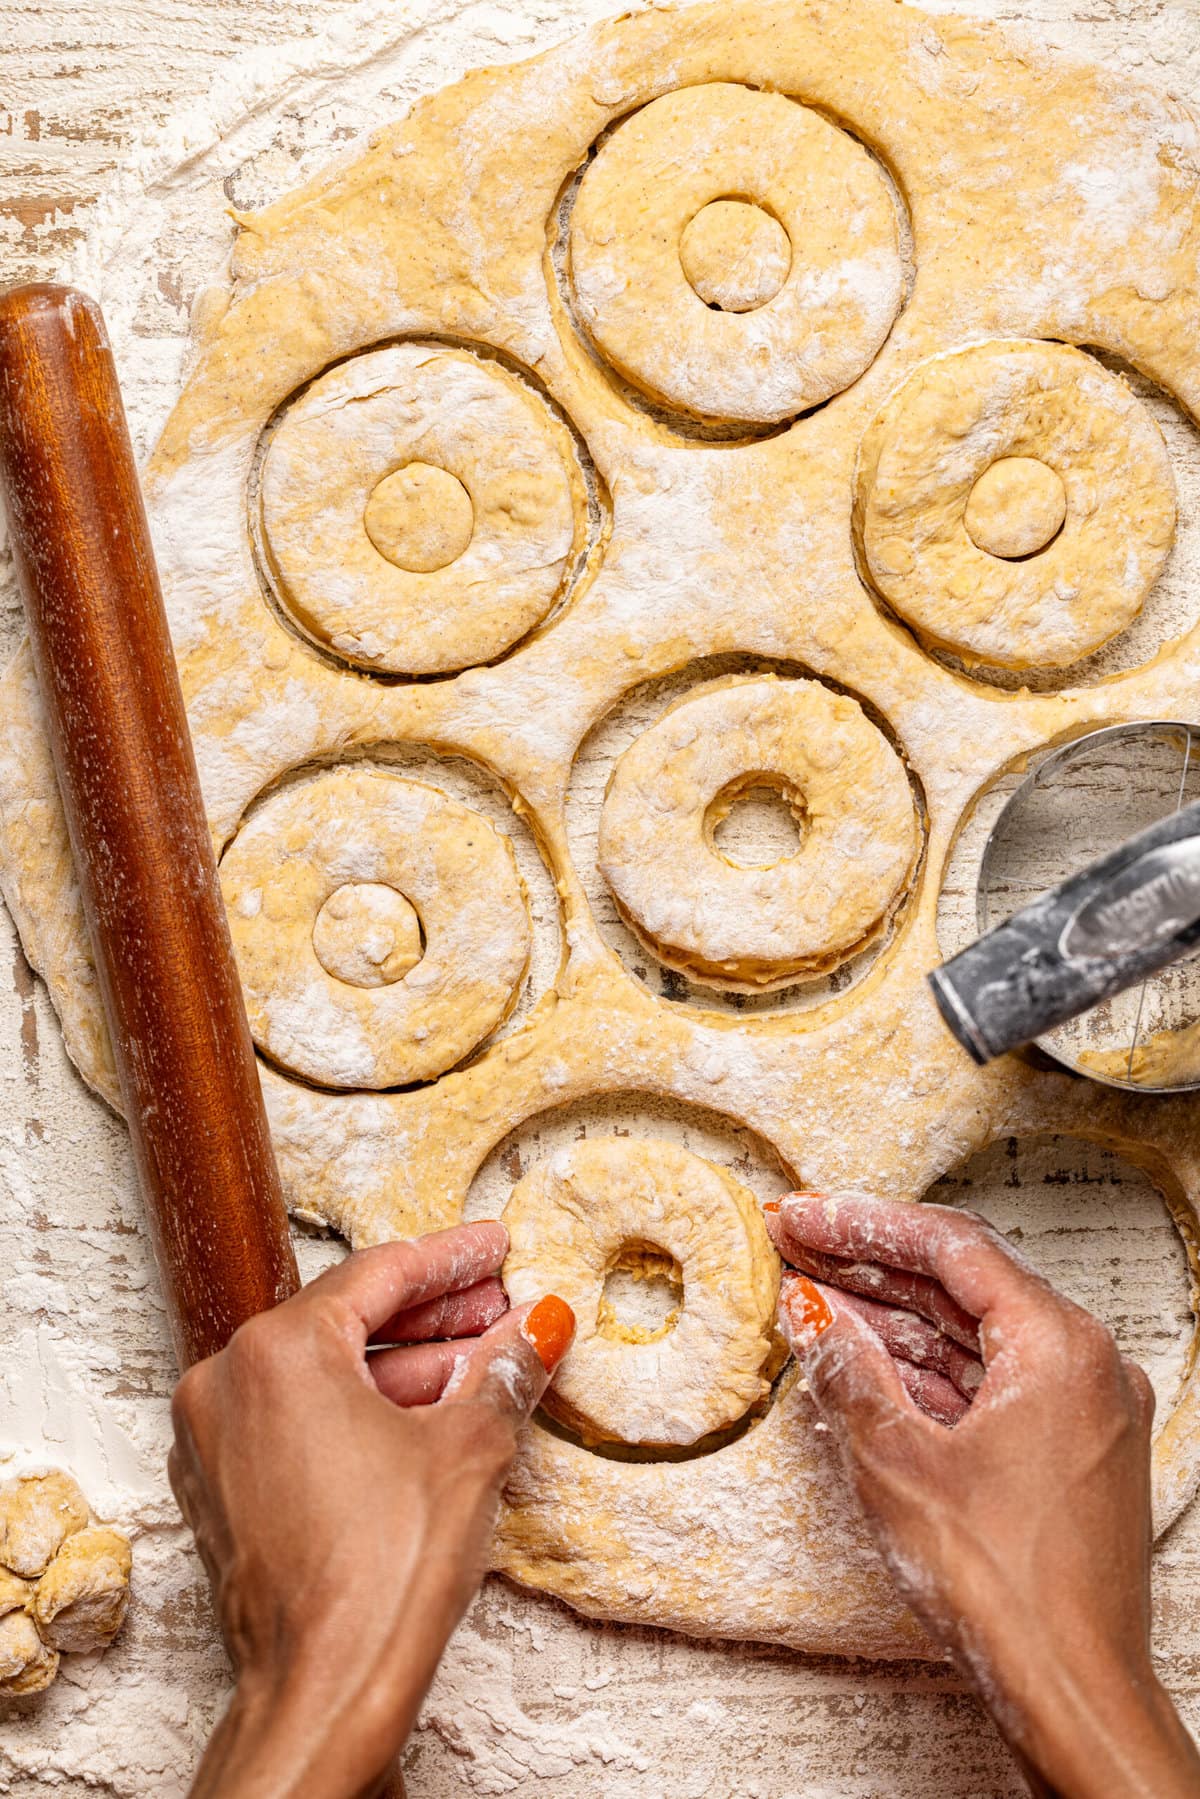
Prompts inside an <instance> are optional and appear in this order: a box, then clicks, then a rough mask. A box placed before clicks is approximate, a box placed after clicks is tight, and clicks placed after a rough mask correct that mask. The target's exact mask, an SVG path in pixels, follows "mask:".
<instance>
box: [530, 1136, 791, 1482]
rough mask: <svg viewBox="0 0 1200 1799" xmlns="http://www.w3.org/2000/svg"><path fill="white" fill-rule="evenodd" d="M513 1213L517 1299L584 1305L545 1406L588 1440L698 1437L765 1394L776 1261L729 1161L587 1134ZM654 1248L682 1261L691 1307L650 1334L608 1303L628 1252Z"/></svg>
mask: <svg viewBox="0 0 1200 1799" xmlns="http://www.w3.org/2000/svg"><path fill="white" fill-rule="evenodd" d="M504 1223H505V1225H506V1226H507V1227H508V1234H509V1238H510V1242H511V1247H510V1249H509V1254H508V1260H507V1261H506V1262H505V1264H504V1270H503V1276H504V1284H505V1286H506V1288H507V1290H508V1295H509V1298H510V1300H511V1301H512V1303H513V1304H514V1305H521V1304H524V1303H525V1302H526V1301H527V1300H532V1299H537V1298H539V1297H540V1296H541V1295H542V1294H543V1293H547V1292H555V1293H558V1294H559V1295H560V1296H561V1297H562V1298H563V1299H565V1300H566V1301H567V1302H568V1304H569V1305H571V1306H572V1307H573V1308H574V1312H575V1319H576V1335H575V1341H574V1343H573V1344H572V1346H571V1348H570V1349H569V1350H568V1352H567V1355H566V1357H565V1358H564V1360H563V1362H562V1364H561V1366H560V1368H559V1370H558V1373H557V1375H556V1377H555V1381H554V1385H553V1386H552V1387H551V1388H550V1390H549V1391H548V1392H547V1394H546V1396H545V1399H544V1400H543V1402H542V1403H543V1405H544V1406H545V1407H546V1410H547V1411H548V1412H550V1413H551V1415H552V1416H553V1417H556V1418H558V1419H559V1420H560V1421H561V1422H562V1423H564V1424H566V1425H568V1426H570V1427H571V1428H572V1429H573V1430H576V1431H578V1432H579V1433H580V1435H581V1436H582V1437H583V1438H584V1440H585V1441H587V1442H605V1441H608V1442H623V1443H636V1444H642V1445H645V1446H651V1445H654V1446H657V1447H660V1448H661V1447H666V1446H668V1445H684V1444H689V1443H696V1442H698V1441H699V1440H700V1439H701V1438H702V1437H706V1436H709V1435H710V1434H711V1433H712V1432H713V1431H719V1430H723V1429H725V1428H727V1427H728V1426H729V1425H731V1424H734V1423H736V1422H737V1420H738V1419H739V1418H741V1417H742V1416H743V1415H744V1414H745V1412H746V1411H747V1410H748V1409H749V1408H750V1407H751V1406H752V1405H754V1404H756V1403H757V1402H758V1401H759V1400H760V1399H762V1398H764V1397H765V1395H766V1393H767V1390H768V1388H769V1386H770V1378H769V1369H768V1363H769V1362H770V1359H771V1356H772V1353H773V1348H774V1346H773V1343H772V1337H771V1330H772V1323H773V1320H774V1316H775V1302H776V1300H777V1298H778V1296H779V1258H778V1256H777V1255H776V1253H775V1251H774V1249H773V1248H772V1247H771V1243H770V1239H769V1238H768V1236H767V1233H766V1230H765V1228H764V1225H763V1221H762V1214H761V1212H760V1210H759V1207H758V1202H757V1200H756V1199H755V1197H754V1195H753V1194H752V1193H751V1192H750V1191H749V1190H748V1189H747V1188H745V1187H743V1186H741V1185H740V1183H739V1182H737V1181H735V1180H734V1179H733V1178H732V1176H731V1175H729V1174H727V1173H726V1172H725V1171H724V1170H723V1169H721V1168H717V1167H715V1166H714V1165H713V1163H711V1162H706V1161H704V1160H703V1159H702V1158H701V1157H700V1156H697V1155H693V1154H692V1152H691V1150H689V1149H684V1148H683V1147H682V1146H681V1145H680V1144H677V1143H672V1142H670V1141H668V1140H666V1139H660V1138H656V1139H653V1140H649V1139H638V1138H633V1137H598V1138H591V1139H587V1138H585V1139H584V1140H583V1141H581V1142H579V1143H574V1144H572V1145H571V1146H570V1148H568V1149H565V1150H560V1151H559V1152H557V1153H556V1154H555V1155H553V1156H551V1157H550V1158H549V1160H548V1161H546V1162H544V1163H542V1164H541V1165H540V1166H539V1167H537V1168H534V1169H533V1170H532V1171H531V1172H530V1173H529V1174H527V1175H525V1177H524V1178H523V1179H522V1180H520V1181H518V1182H517V1185H516V1186H515V1187H514V1188H513V1191H512V1196H511V1198H510V1199H509V1202H508V1205H507V1206H506V1208H505V1211H504ZM647 1245H650V1246H653V1247H654V1248H657V1249H660V1250H665V1251H666V1252H667V1253H668V1254H669V1255H671V1256H673V1257H674V1259H675V1261H676V1262H677V1263H678V1264H679V1267H680V1269H681V1271H682V1275H683V1305H682V1309H681V1310H680V1313H679V1316H678V1319H677V1321H676V1322H675V1324H674V1325H673V1326H672V1327H671V1328H669V1329H666V1330H664V1331H662V1332H659V1333H657V1334H656V1335H655V1336H654V1337H652V1338H651V1339H650V1340H649V1341H642V1340H638V1337H637V1335H636V1334H635V1333H626V1335H625V1336H624V1338H623V1337H622V1335H621V1334H620V1327H619V1326H618V1327H615V1329H613V1328H611V1327H610V1328H608V1329H607V1330H606V1329H605V1327H604V1326H603V1324H602V1321H601V1316H600V1313H601V1300H602V1298H603V1293H604V1278H605V1275H606V1274H607V1272H608V1271H609V1269H610V1268H611V1267H612V1266H613V1264H614V1262H615V1261H616V1259H617V1257H618V1255H619V1254H620V1252H621V1251H622V1250H623V1249H627V1248H630V1247H635V1248H636V1247H639V1246H647Z"/></svg>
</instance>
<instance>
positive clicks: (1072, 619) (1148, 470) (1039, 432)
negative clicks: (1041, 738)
mask: <svg viewBox="0 0 1200 1799" xmlns="http://www.w3.org/2000/svg"><path fill="white" fill-rule="evenodd" d="M1031 463H1032V464H1041V465H1042V479H1041V483H1040V484H1037V483H1035V482H1034V481H1033V480H1031V479H1030V477H1031V475H1033V474H1034V473H1036V470H1033V469H1030V467H1029V465H1030V464H1031ZM1000 464H1004V465H1005V470H1004V471H1000V470H999V469H998V465H1000ZM1010 464H1011V465H1012V472H1013V473H1014V474H1020V475H1021V476H1022V479H1021V481H1020V482H1015V481H1010V482H1009V483H1008V489H1009V491H1008V496H1007V509H1008V510H1010V511H1011V516H1010V517H1005V516H1004V511H1005V509H1006V507H1005V501H1006V495H1005V488H1004V486H1003V485H1002V484H1001V482H1000V481H998V480H997V477H996V474H993V471H994V470H995V471H997V473H1004V472H1007V471H1008V468H1009V465H1010ZM1059 483H1061V489H1062V498H1064V499H1065V518H1064V517H1063V507H1062V505H1061V501H1060V500H1059V497H1058V484H1059ZM989 489H990V491H989ZM981 501H983V502H984V503H983V504H981ZM1022 502H1023V506H1024V517H1023V516H1022ZM1041 517H1044V518H1045V525H1044V527H1043V529H1042V531H1041V532H1035V533H1034V537H1035V538H1037V537H1040V538H1041V541H1040V542H1038V541H1033V540H1032V539H1031V538H1030V537H1029V536H1027V535H1023V530H1022V528H1023V526H1026V525H1028V524H1029V523H1030V521H1031V518H1032V519H1037V518H1041ZM854 518H855V529H856V532H857V535H858V540H859V548H860V552H861V555H862V559H863V562H864V565H865V567H866V568H867V570H868V571H869V573H870V576H871V579H872V581H873V582H874V584H875V586H876V587H877V588H878V589H879V592H880V593H881V594H882V595H883V597H884V598H885V599H886V600H887V601H888V603H889V605H891V606H892V607H893V609H894V610H895V611H896V612H897V613H898V614H899V616H900V617H901V618H903V619H905V620H907V622H908V623H909V624H910V625H911V626H912V627H913V629H914V630H915V631H916V632H917V633H918V634H919V635H920V636H921V637H922V638H923V639H925V641H926V642H927V643H930V644H933V645H935V646H938V647H940V648H942V649H946V650H951V651H953V652H954V654H955V655H957V656H960V657H961V658H962V659H963V660H964V661H965V662H967V663H970V664H974V663H981V662H982V663H991V664H993V665H995V666H997V667H1000V668H1010V669H1026V668H1057V667H1063V666H1065V665H1067V664H1070V663H1072V662H1075V661H1077V660H1078V659H1079V658H1080V657H1081V656H1087V655H1090V654H1091V653H1092V652H1093V651H1094V650H1097V649H1099V648H1100V646H1101V645H1102V644H1104V643H1107V642H1108V640H1109V639H1110V638H1111V637H1115V636H1116V635H1117V633H1118V632H1119V631H1123V630H1124V629H1125V627H1126V626H1127V625H1128V624H1129V623H1130V622H1131V621H1132V620H1133V618H1134V617H1136V615H1137V613H1138V611H1139V610H1140V608H1141V605H1142V602H1143V601H1144V600H1145V598H1146V595H1147V594H1148V593H1149V591H1150V589H1151V587H1153V585H1154V583H1155V581H1156V580H1157V578H1158V576H1159V574H1160V573H1161V571H1162V567H1163V564H1164V563H1165V561H1166V559H1167V555H1168V553H1169V551H1170V548H1171V542H1172V539H1173V536H1174V532H1175V484H1174V480H1173V477H1172V474H1171V464H1170V460H1169V458H1168V455H1167V449H1166V445H1165V444H1164V442H1163V439H1162V433H1161V432H1160V431H1159V428H1158V426H1157V424H1156V423H1155V421H1154V419H1153V418H1152V417H1151V415H1150V413H1149V412H1148V411H1147V410H1146V408H1145V407H1144V406H1143V405H1142V402H1141V401H1140V400H1139V399H1138V398H1137V397H1136V395H1134V394H1133V393H1131V391H1130V390H1129V388H1128V387H1127V386H1126V385H1125V383H1124V382H1123V381H1121V380H1120V379H1119V378H1118V377H1117V376H1116V375H1110V374H1109V373H1108V371H1107V370H1106V369H1104V368H1102V367H1101V366H1100V364H1099V363H1097V362H1096V361H1095V359H1094V358H1093V357H1091V356H1088V355H1085V354H1084V352H1083V351H1082V350H1076V349H1072V348H1070V347H1069V346H1068V345H1066V344H1054V343H1038V342H1033V341H1030V340H1028V339H1023V338H1016V339H1006V340H998V341H995V342H991V343H981V344H972V345H970V346H969V347H968V348H966V349H963V350H955V351H952V352H950V353H949V354H947V355H945V356H936V357H934V358H933V359H932V360H931V361H929V362H926V363H923V364H922V365H921V366H920V367H919V368H918V369H916V370H914V372H913V373H912V374H911V375H910V376H909V378H908V380H907V381H906V382H905V383H904V385H903V386H902V387H901V388H900V389H899V391H898V392H897V393H895V394H893V396H892V398H891V399H890V400H889V401H888V403H887V405H886V406H885V407H884V408H883V410H882V411H881V412H880V413H879V415H878V417H877V418H876V419H875V421H874V423H873V424H872V425H871V427H870V429H869V430H868V432H867V435H866V437H865V439H864V441H863V444H862V448H861V451H860V455H859V473H858V481H857V491H856V497H855V511H854ZM1060 522H1061V529H1058V528H1057V527H1058V525H1059V523H1060ZM981 523H982V525H983V527H984V529H983V530H982V531H981V529H980V524H981ZM1031 542H1032V548H1030V547H1029V546H1030V544H1031ZM982 546H987V547H982ZM1009 557H1021V558H1022V559H1021V560H1008V559H1007V558H1009Z"/></svg>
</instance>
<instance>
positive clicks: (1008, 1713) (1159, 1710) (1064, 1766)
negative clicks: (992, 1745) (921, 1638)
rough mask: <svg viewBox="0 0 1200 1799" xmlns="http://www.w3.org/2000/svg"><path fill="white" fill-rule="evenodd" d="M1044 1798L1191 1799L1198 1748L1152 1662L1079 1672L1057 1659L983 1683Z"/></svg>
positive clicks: (1196, 1787)
mask: <svg viewBox="0 0 1200 1799" xmlns="http://www.w3.org/2000/svg"><path fill="white" fill-rule="evenodd" d="M981 1691H982V1696H983V1698H984V1700H985V1703H987V1704H988V1706H989V1709H991V1710H992V1712H993V1715H994V1717H995V1720H996V1723H997V1725H998V1727H999V1729H1000V1731H1001V1733H1002V1734H1003V1735H1004V1736H1005V1737H1006V1739H1007V1740H1008V1741H1009V1743H1010V1744H1011V1745H1012V1747H1013V1748H1014V1750H1016V1751H1017V1753H1018V1756H1019V1759H1020V1760H1021V1762H1022V1765H1023V1766H1024V1767H1025V1769H1026V1772H1027V1774H1028V1775H1029V1776H1030V1786H1031V1790H1032V1792H1033V1793H1034V1794H1035V1795H1037V1796H1038V1799H1194V1796H1195V1794H1196V1793H1198V1792H1200V1754H1198V1753H1197V1750H1196V1746H1195V1744H1194V1743H1193V1742H1192V1739H1191V1737H1190V1736H1189V1735H1188V1733H1187V1731H1186V1730H1185V1729H1184V1727H1183V1724H1182V1723H1181V1721H1180V1719H1179V1715H1178V1713H1177V1712H1176V1710H1175V1707H1174V1705H1173V1704H1172V1702H1171V1699H1170V1697H1169V1696H1168V1694H1167V1693H1166V1691H1165V1690H1164V1688H1163V1687H1162V1686H1161V1685H1160V1684H1159V1682H1158V1680H1157V1679H1156V1678H1155V1676H1154V1674H1153V1671H1152V1670H1151V1669H1150V1668H1149V1666H1147V1667H1146V1668H1145V1670H1144V1671H1142V1672H1139V1673H1138V1674H1136V1675H1131V1673H1130V1672H1129V1671H1128V1670H1126V1669H1124V1668H1121V1667H1119V1666H1112V1667H1108V1666H1105V1665H1103V1664H1102V1663H1101V1662H1100V1660H1099V1658H1097V1660H1096V1662H1095V1663H1094V1664H1092V1665H1091V1666H1087V1667H1085V1668H1084V1669H1083V1670H1082V1671H1081V1672H1080V1674H1079V1675H1078V1676H1072V1675H1071V1674H1069V1673H1067V1672H1066V1671H1065V1670H1064V1668H1063V1667H1062V1666H1061V1665H1060V1666H1058V1667H1056V1668H1052V1669H1043V1670H1041V1671H1038V1670H1036V1669H1034V1668H1031V1667H1030V1666H1029V1665H1028V1663H1027V1664H1026V1665H1025V1668H1024V1669H1023V1671H1022V1675H1021V1677H1020V1678H1019V1679H1015V1680H1013V1681H1011V1682H1002V1683H1001V1684H1000V1686H999V1687H992V1688H991V1689H990V1690H988V1688H987V1687H984V1688H981Z"/></svg>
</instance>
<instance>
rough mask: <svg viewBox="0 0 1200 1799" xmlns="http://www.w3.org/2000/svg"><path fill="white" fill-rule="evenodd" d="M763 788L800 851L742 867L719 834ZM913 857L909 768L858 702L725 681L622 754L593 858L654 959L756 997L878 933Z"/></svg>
mask: <svg viewBox="0 0 1200 1799" xmlns="http://www.w3.org/2000/svg"><path fill="white" fill-rule="evenodd" d="M764 780H766V781H770V782H772V783H775V784H777V785H778V786H779V788H780V789H781V790H782V791H783V793H784V795H785V796H786V798H787V800H788V803H789V805H790V806H791V808H792V810H793V812H794V813H802V816H803V818H804V823H805V830H804V836H803V840H802V842H801V844H800V847H799V848H798V850H797V851H796V852H795V854H793V855H790V856H788V857H787V858H786V859H785V860H783V861H779V862H777V863H776V864H775V865H774V866H770V867H765V868H764V867H762V866H753V865H752V866H749V867H739V866H737V865H736V864H735V863H734V862H732V861H730V860H729V859H727V858H726V857H725V856H724V855H723V854H722V853H721V852H720V850H719V848H718V847H717V846H716V845H715V843H714V841H713V821H714V818H715V819H716V820H717V822H719V819H720V816H721V808H722V805H724V807H725V810H728V806H729V803H730V801H729V798H728V796H730V795H735V794H737V793H738V792H739V791H741V790H743V788H744V787H745V786H746V785H750V786H761V785H762V783H763V782H764ZM722 796H726V797H725V798H724V799H723V797H722ZM919 845H920V834H919V830H918V823H917V817H916V812H915V808H914V806H913V797H912V790H911V788H910V786H909V782H908V777H907V774H906V773H905V769H904V764H903V763H902V762H901V760H900V758H899V756H898V755H897V754H896V752H895V750H893V748H892V746H891V745H890V744H889V743H888V741H887V739H886V737H885V736H884V735H883V733H882V732H881V731H880V730H879V729H878V727H877V726H876V725H874V724H872V722H871V721H870V719H868V718H867V716H866V714H865V713H864V712H863V710H862V708H861V706H859V705H858V703H857V702H856V701H855V700H852V699H849V698H848V697H846V696H845V695H841V694H835V693H831V692H830V691H829V689H828V688H826V687H823V686H822V685H821V683H820V682H818V681H802V680H780V679H777V678H776V677H774V676H771V675H766V676H748V677H744V676H732V677H730V678H728V679H725V680H719V681H714V682H712V683H710V684H708V685H707V686H704V687H701V688H699V689H696V690H694V691H693V692H692V693H690V694H688V695H687V696H685V698H683V699H682V700H680V701H678V702H677V703H676V704H675V705H674V706H671V707H669V708H668V710H667V711H666V712H665V713H664V714H663V715H662V717H661V718H660V719H659V720H658V721H657V722H656V723H655V724H654V725H652V726H651V727H650V729H649V730H647V731H645V732H643V733H642V735H641V736H640V737H638V738H637V739H635V741H634V742H633V743H632V744H631V745H630V747H629V748H628V749H627V750H626V751H625V753H624V754H623V755H622V756H621V758H620V760H619V761H618V762H617V764H616V767H615V768H614V770H613V773H612V777H611V780H610V782H609V787H608V792H607V794H606V795H605V799H604V807H603V811H602V814H601V819H600V831H599V860H600V870H601V873H602V874H603V876H604V879H605V880H606V881H607V883H608V885H609V887H610V889H611V891H612V893H613V897H614V899H615V900H616V903H617V905H618V908H619V909H620V912H621V915H622V917H623V918H625V919H626V921H627V922H628V923H629V925H630V927H631V928H632V929H633V930H634V931H635V932H636V933H637V934H638V936H639V937H640V938H641V939H642V941H643V942H645V943H646V944H647V946H648V947H649V948H650V949H652V950H653V952H654V954H655V955H657V956H658V957H660V958H661V960H662V961H664V962H666V963H667V964H668V965H669V966H671V967H675V968H678V969H680V971H681V972H683V973H685V974H688V975H690V976H692V977H693V978H695V979H697V980H701V981H708V982H712V983H714V984H717V985H722V986H728V987H733V988H738V989H741V990H744V991H748V992H764V991H767V990H769V989H770V988H772V987H777V986H782V985H784V984H785V983H787V982H788V981H790V980H794V979H795V978H796V977H797V976H798V975H801V974H805V973H808V972H814V971H823V970H827V969H830V968H834V967H836V966H837V965H838V964H839V963H840V962H843V961H845V960H847V959H848V958H849V957H850V956H852V955H855V954H857V953H858V951H860V950H861V949H862V948H864V947H865V945H866V944H867V943H869V942H870V941H872V940H873V939H874V938H875V937H876V936H878V935H879V934H880V933H881V932H882V931H883V930H885V929H886V927H887V924H888V922H889V920H890V917H891V913H892V911H893V910H894V908H895V906H896V904H897V903H898V901H899V899H900V898H901V896H902V894H903V892H904V889H905V887H906V884H907V882H908V879H909V876H910V874H911V872H912V869H913V866H914V863H915V861H916V857H917V854H918V850H919Z"/></svg>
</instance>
